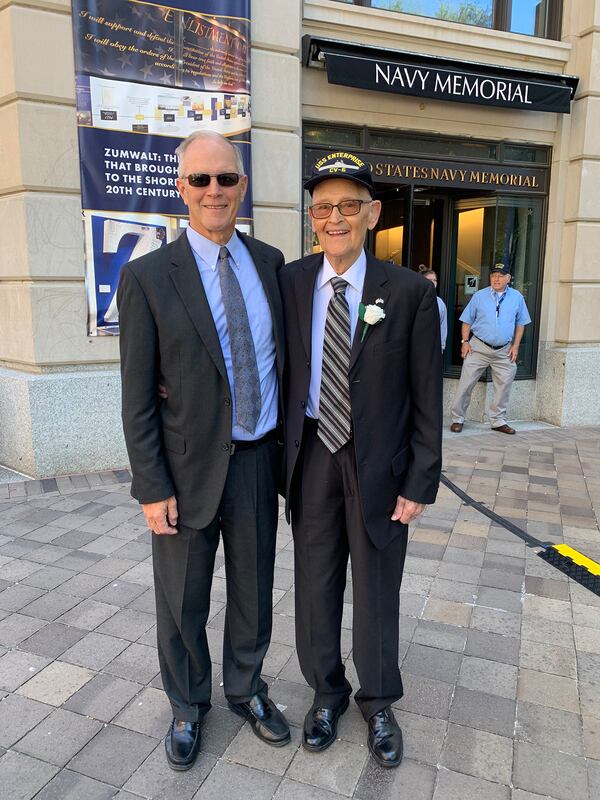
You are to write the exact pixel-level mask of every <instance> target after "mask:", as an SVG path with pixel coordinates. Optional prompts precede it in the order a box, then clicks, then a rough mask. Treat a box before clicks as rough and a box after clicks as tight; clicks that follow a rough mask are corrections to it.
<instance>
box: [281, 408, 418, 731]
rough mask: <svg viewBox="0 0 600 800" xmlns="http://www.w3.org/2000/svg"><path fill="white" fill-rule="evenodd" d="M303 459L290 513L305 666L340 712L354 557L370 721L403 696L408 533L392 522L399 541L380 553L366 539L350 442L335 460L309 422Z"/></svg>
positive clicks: (360, 696)
mask: <svg viewBox="0 0 600 800" xmlns="http://www.w3.org/2000/svg"><path fill="white" fill-rule="evenodd" d="M299 459H300V463H299V464H298V466H297V470H298V471H299V475H298V480H297V481H294V484H295V485H294V486H293V487H292V506H291V510H292V531H293V535H294V552H295V580H296V645H297V649H298V659H299V662H300V668H301V670H302V674H303V675H304V677H305V679H306V681H307V683H308V684H309V685H310V686H311V687H312V688H313V689H314V691H315V700H314V707H317V706H326V707H330V708H337V707H339V706H340V705H341V704H342V703H343V702H344V700H345V698H346V697H348V696H349V694H350V693H351V691H352V687H351V686H350V684H349V683H348V681H347V679H346V677H345V670H344V665H343V663H342V657H341V652H340V637H341V625H342V612H343V603H344V589H345V586H346V570H347V565H348V556H350V558H351V563H352V589H353V600H354V603H353V606H354V608H353V625H352V640H353V651H352V655H353V659H354V664H355V667H356V671H357V674H358V679H359V682H360V689H359V690H358V691H357V692H356V694H355V700H356V702H357V703H358V705H359V707H360V710H361V712H362V714H363V716H364V717H365V719H368V718H369V717H371V716H372V715H373V714H375V713H377V712H378V711H381V709H383V708H385V707H386V706H388V705H390V704H391V703H393V702H394V701H395V700H398V699H399V698H400V697H402V694H403V689H402V680H401V678H400V670H399V667H398V624H399V592H400V582H401V579H402V570H403V567H404V558H405V555H406V543H407V532H408V528H407V526H406V525H401V524H400V523H397V522H396V523H392V522H391V521H390V525H393V526H396V527H397V530H398V535H397V536H396V537H395V538H394V539H392V541H391V542H390V544H389V545H387V547H385V548H384V549H383V550H378V549H377V548H376V547H375V546H374V545H373V543H372V542H371V540H370V539H369V536H368V534H367V531H366V529H365V525H364V521H363V515H362V510H361V504H360V498H359V493H358V480H357V473H356V462H355V456H354V445H353V442H352V441H350V442H349V443H347V444H346V445H344V447H342V448H341V450H339V451H338V452H337V453H335V454H333V455H332V454H331V453H330V452H329V450H328V449H327V448H326V447H325V445H324V444H323V443H322V442H321V440H320V439H319V438H318V436H317V424H316V423H315V421H314V420H310V419H309V418H307V419H306V420H305V425H304V435H303V441H302V450H301V453H300V456H299ZM381 513H382V514H385V513H386V511H385V509H382V510H381Z"/></svg>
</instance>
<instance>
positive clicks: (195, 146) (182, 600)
mask: <svg viewBox="0 0 600 800" xmlns="http://www.w3.org/2000/svg"><path fill="white" fill-rule="evenodd" d="M177 153H178V156H179V178H178V180H177V186H178V189H179V192H180V194H181V197H182V198H183V201H184V203H185V204H186V205H187V207H188V210H189V216H190V224H189V227H188V229H187V231H186V232H185V234H183V235H182V236H180V237H179V239H177V241H175V242H173V243H171V244H169V245H167V246H165V247H162V248H160V249H158V250H156V251H154V252H153V253H150V254H149V255H146V256H144V257H143V258H140V259H138V260H137V261H134V262H132V263H130V264H128V265H126V266H125V267H124V268H123V271H122V274H121V281H120V285H119V291H118V303H119V312H120V326H121V365H122V382H123V427H124V431H125V440H126V443H127V450H128V453H129V458H130V462H131V469H132V473H133V482H132V494H133V496H134V497H135V498H137V499H138V500H139V502H140V503H141V504H142V506H143V510H144V515H145V517H146V521H147V523H148V526H149V527H150V528H151V529H152V531H153V532H154V534H155V535H154V536H153V537H152V545H153V562H154V582H155V590H156V613H157V633H158V655H159V661H160V668H161V675H162V680H163V685H164V688H165V692H166V693H167V696H168V698H169V700H170V702H171V706H172V709H173V722H172V724H171V727H170V729H169V732H168V734H167V737H166V739H165V747H166V753H167V760H168V763H169V765H170V766H171V767H172V768H173V769H177V770H184V769H189V768H190V767H191V766H192V764H193V762H194V759H195V758H196V755H197V753H198V749H199V746H200V721H201V720H202V718H203V716H204V715H205V714H206V712H207V711H208V710H209V708H210V693H211V662H210V655H209V650H208V643H207V638H206V630H205V626H206V622H207V618H208V613H209V607H210V589H211V582H212V573H213V566H214V560H215V553H216V550H217V546H218V543H219V537H220V536H222V537H223V545H224V551H225V570H226V578H227V612H226V619H225V631H224V642H223V683H224V689H225V694H226V697H227V699H228V701H229V704H230V706H231V708H232V709H233V710H234V711H235V712H236V713H238V714H239V715H241V716H243V717H245V718H246V719H248V720H249V722H250V724H251V726H252V729H253V731H254V733H256V735H257V736H259V737H260V738H261V739H262V740H263V741H265V742H267V743H269V744H272V745H283V744H286V743H287V742H288V741H289V739H290V733H289V728H288V725H287V723H286V721H285V719H284V717H283V715H282V714H281V712H280V711H279V710H278V709H277V707H276V706H275V705H274V704H273V703H272V702H271V700H270V699H269V698H268V696H267V686H266V684H265V683H264V681H263V680H262V678H261V676H260V673H261V666H262V662H263V658H264V656H265V653H266V651H267V648H268V646H269V641H270V636H271V614H272V610H271V606H272V599H271V597H272V587H273V566H274V559H275V535H276V528H277V511H278V509H277V483H278V470H279V466H280V445H279V443H278V441H277V439H278V436H277V430H276V429H277V423H278V417H279V398H278V385H279V383H280V379H281V375H282V370H283V353H284V347H283V317H282V308H281V299H280V295H279V289H278V284H277V272H278V270H279V268H280V267H281V266H282V264H283V256H282V254H281V253H280V252H279V251H278V250H275V249H274V248H273V247H269V246H268V245H266V244H263V243H262V242H259V241H257V240H256V239H252V238H250V237H248V236H244V235H243V234H240V233H237V232H236V230H235V220H236V216H237V212H238V209H239V207H240V203H241V201H242V199H243V197H244V194H245V192H246V187H247V177H246V176H245V175H244V167H243V162H242V159H241V156H240V153H239V151H238V150H237V148H236V147H235V146H234V145H232V144H231V143H230V142H228V141H227V139H225V138H224V137H222V136H220V135H218V134H215V133H207V132H200V133H195V134H192V135H191V136H190V137H188V139H186V140H185V141H184V142H183V143H182V144H181V145H180V147H179V148H178V151H177ZM159 376H160V379H161V382H162V383H163V384H164V386H165V389H166V394H167V397H168V399H166V400H165V401H164V402H163V403H162V404H161V403H159V400H158V397H157V381H158V378H159Z"/></svg>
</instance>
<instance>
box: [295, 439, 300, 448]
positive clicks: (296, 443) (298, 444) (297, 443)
mask: <svg viewBox="0 0 600 800" xmlns="http://www.w3.org/2000/svg"><path fill="white" fill-rule="evenodd" d="M294 444H295V445H296V447H300V442H299V441H298V439H296V441H295V442H294Z"/></svg>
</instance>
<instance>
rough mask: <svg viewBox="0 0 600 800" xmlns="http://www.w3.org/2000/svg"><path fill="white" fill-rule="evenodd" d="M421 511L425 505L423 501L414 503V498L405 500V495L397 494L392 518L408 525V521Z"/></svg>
mask: <svg viewBox="0 0 600 800" xmlns="http://www.w3.org/2000/svg"><path fill="white" fill-rule="evenodd" d="M423 511H425V505H424V504H423V503H415V501H414V500H407V499H406V498H405V497H402V496H401V495H398V499H397V500H396V508H395V509H394V513H393V514H392V520H393V521H394V522H402V523H403V524H404V525H408V523H409V522H412V521H413V519H416V518H417V517H418V516H419V515H420V514H422V513H423Z"/></svg>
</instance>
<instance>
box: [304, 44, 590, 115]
mask: <svg viewBox="0 0 600 800" xmlns="http://www.w3.org/2000/svg"><path fill="white" fill-rule="evenodd" d="M303 46H304V56H305V63H306V64H307V65H312V66H315V65H317V64H318V63H321V64H322V63H323V62H325V68H326V70H327V80H328V82H329V83H331V84H336V85H339V86H352V87H355V88H357V89H371V90H375V91H380V92H393V93H395V94H404V95H412V96H415V97H426V98H430V99H433V100H449V101H452V102H458V103H475V104H477V105H483V106H496V107H500V108H518V109H523V110H527V111H551V112H556V113H561V114H568V113H569V112H570V106H571V100H572V99H573V96H574V94H575V90H576V88H577V83H578V79H577V78H576V77H573V76H570V75H554V74H551V73H546V72H528V71H523V70H513V69H509V68H506V67H500V66H491V65H485V64H475V63H472V62H461V61H455V60H452V59H445V58H439V57H437V56H423V55H419V54H416V53H400V52H390V51H387V50H383V49H380V48H376V47H363V46H361V45H356V44H350V43H345V42H333V41H330V40H326V39H315V38H312V37H310V36H305V37H304V41H303Z"/></svg>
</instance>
